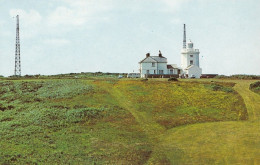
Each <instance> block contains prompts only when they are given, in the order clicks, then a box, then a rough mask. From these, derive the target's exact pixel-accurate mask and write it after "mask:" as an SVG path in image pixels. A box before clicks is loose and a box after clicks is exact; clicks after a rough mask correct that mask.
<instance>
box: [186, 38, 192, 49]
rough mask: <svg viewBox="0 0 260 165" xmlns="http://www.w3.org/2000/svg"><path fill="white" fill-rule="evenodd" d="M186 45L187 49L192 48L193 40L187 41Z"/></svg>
mask: <svg viewBox="0 0 260 165" xmlns="http://www.w3.org/2000/svg"><path fill="white" fill-rule="evenodd" d="M187 45H188V49H192V48H193V42H191V40H190V41H189V42H188V43H187Z"/></svg>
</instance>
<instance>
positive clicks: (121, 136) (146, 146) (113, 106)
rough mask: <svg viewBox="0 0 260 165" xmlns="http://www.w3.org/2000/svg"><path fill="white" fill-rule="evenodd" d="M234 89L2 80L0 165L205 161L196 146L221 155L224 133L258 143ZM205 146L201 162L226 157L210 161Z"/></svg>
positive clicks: (223, 85) (187, 83) (230, 85)
mask: <svg viewBox="0 0 260 165" xmlns="http://www.w3.org/2000/svg"><path fill="white" fill-rule="evenodd" d="M234 85H235V84H234V83H232V82H225V83H224V82H208V81H207V82H202V81H181V82H167V81H156V80H154V81H150V80H149V81H140V80H120V81H118V80H116V79H113V78H108V79H106V78H105V79H92V80H87V79H44V80H35V79H32V80H30V79H28V80H23V81H21V80H12V81H7V80H6V81H0V137H1V140H0V146H1V150H0V163H1V164H12V163H20V164H25V163H29V164H33V163H40V164H41V163H48V164H53V163H58V164H78V163H80V164H93V163H96V164H145V163H147V164H156V163H157V164H171V163H175V162H177V163H180V164H183V163H185V164H186V163H188V164H193V163H194V162H195V163H196V162H199V161H198V160H200V159H201V158H203V156H205V153H204V151H203V152H202V148H203V147H202V148H199V146H201V145H202V146H204V148H207V145H208V144H211V146H212V147H216V145H217V146H218V147H217V148H219V150H220V149H221V146H222V144H225V143H227V140H228V138H230V136H229V134H232V131H230V130H229V129H225V128H230V129H232V128H234V131H239V129H241V128H242V129H243V130H244V129H245V132H241V133H240V134H241V135H240V134H239V136H237V137H238V138H236V139H237V140H235V142H239V143H240V142H243V143H244V142H245V144H247V143H246V141H247V142H248V143H252V142H251V141H252V140H253V141H254V140H255V141H256V142H257V140H256V139H255V138H256V137H257V136H258V133H256V134H254V135H252V136H250V138H249V139H247V138H246V137H247V136H245V133H247V134H252V133H253V132H252V131H254V129H255V127H254V125H255V123H254V122H253V123H251V125H247V126H243V127H240V126H241V125H243V123H246V122H245V121H243V120H247V119H248V114H247V111H246V105H245V104H244V101H243V98H242V97H241V96H240V95H239V94H238V93H237V91H236V90H234ZM235 87H236V86H235ZM248 91H249V90H248ZM250 115H251V111H250V113H249V118H250ZM221 121H226V122H221ZM235 121H236V122H235ZM212 122H213V123H212ZM196 123H200V124H196ZM226 123H228V125H229V127H227V125H225V124H226ZM233 123H234V124H233ZM236 123H238V124H236ZM215 128H216V129H215ZM249 128H252V129H249ZM225 131H226V132H225ZM217 132H219V133H217ZM222 135H223V136H222ZM242 135H243V136H242ZM193 137H194V138H193ZM216 137H217V138H219V140H217V139H216V140H215V141H212V140H213V139H214V138H216ZM232 137H233V136H232ZM240 137H241V138H240ZM230 141H232V140H231V139H230V140H229V142H230ZM195 144H196V146H193V145H195ZM206 144H207V145H206ZM213 144H215V145H213ZM232 144H233V141H232ZM259 144H260V143H259ZM256 145H258V143H254V144H252V148H254V146H256ZM189 146H192V148H190V147H189ZM211 146H210V145H209V147H208V148H207V150H205V151H207V152H208V153H210V156H211V157H210V156H208V157H209V158H208V159H205V162H204V163H210V162H215V163H216V162H217V161H218V159H220V160H221V159H222V157H221V155H222V156H224V154H226V152H227V151H225V152H224V151H223V152H221V153H219V154H218V155H219V156H216V157H215V158H212V156H213V155H214V152H213V150H212V148H211ZM242 146H243V147H246V145H242ZM228 147H232V146H227V147H226V148H227V150H228V149H229V148H228ZM233 147H234V146H233ZM234 149H235V148H234ZM239 149H240V148H239ZM256 149H257V148H254V150H253V151H252V153H253V154H257V151H256ZM239 151H240V150H239ZM239 151H238V153H240V152H239ZM230 153H232V154H235V153H236V152H234V153H233V152H230ZM243 153H244V152H243ZM253 154H250V156H251V157H250V158H253V157H254V155H253ZM204 158H205V157H204ZM250 158H248V157H247V159H250ZM236 160H238V159H236ZM239 160H240V159H239ZM243 160H244V159H243ZM245 160H246V159H245ZM193 161H194V162H193ZM222 162H223V161H222ZM228 162H231V161H228ZM234 162H236V161H234Z"/></svg>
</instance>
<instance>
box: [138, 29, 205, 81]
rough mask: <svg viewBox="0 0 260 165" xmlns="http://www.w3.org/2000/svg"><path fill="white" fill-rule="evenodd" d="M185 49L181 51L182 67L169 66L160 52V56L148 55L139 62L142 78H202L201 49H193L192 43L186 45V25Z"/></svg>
mask: <svg viewBox="0 0 260 165" xmlns="http://www.w3.org/2000/svg"><path fill="white" fill-rule="evenodd" d="M183 36H184V37H183V48H182V50H181V67H178V66H177V65H176V64H167V58H165V57H163V56H162V53H161V51H159V55H158V56H150V53H147V54H146V58H144V59H143V60H142V61H140V62H139V64H140V74H141V77H142V78H144V77H153V78H159V77H164V78H166V77H167V78H168V77H179V76H183V77H187V78H200V76H201V74H202V69H201V68H200V65H199V54H200V51H199V49H194V48H193V45H194V44H193V43H192V42H191V41H190V42H188V43H187V44H186V29H185V24H184V35H183Z"/></svg>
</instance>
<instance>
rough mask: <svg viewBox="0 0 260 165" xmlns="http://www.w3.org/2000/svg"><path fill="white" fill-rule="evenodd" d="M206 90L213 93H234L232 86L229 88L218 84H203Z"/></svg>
mask: <svg viewBox="0 0 260 165" xmlns="http://www.w3.org/2000/svg"><path fill="white" fill-rule="evenodd" d="M204 86H205V87H206V88H209V89H211V90H213V91H223V92H227V93H231V92H234V90H233V89H232V86H231V87H227V86H222V85H220V84H215V83H213V84H205V85H204Z"/></svg>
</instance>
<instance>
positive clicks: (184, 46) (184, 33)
mask: <svg viewBox="0 0 260 165" xmlns="http://www.w3.org/2000/svg"><path fill="white" fill-rule="evenodd" d="M183 49H186V26H185V24H184V26H183Z"/></svg>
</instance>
